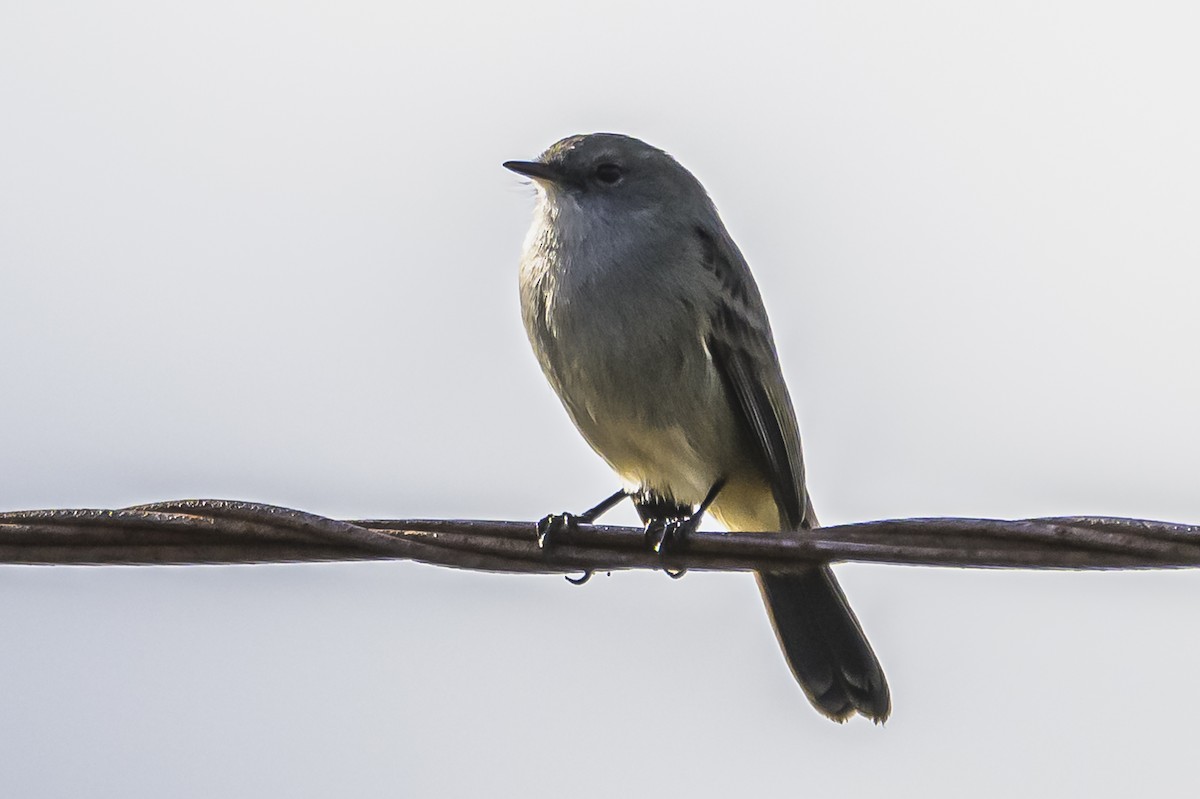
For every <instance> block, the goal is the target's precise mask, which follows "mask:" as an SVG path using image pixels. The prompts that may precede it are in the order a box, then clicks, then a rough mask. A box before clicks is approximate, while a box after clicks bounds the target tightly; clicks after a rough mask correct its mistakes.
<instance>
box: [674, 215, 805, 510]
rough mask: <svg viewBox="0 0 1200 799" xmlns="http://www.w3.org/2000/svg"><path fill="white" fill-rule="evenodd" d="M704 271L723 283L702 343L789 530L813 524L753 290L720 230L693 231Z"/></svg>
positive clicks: (790, 417)
mask: <svg viewBox="0 0 1200 799" xmlns="http://www.w3.org/2000/svg"><path fill="white" fill-rule="evenodd" d="M697 235H698V236H699V237H700V240H701V245H702V247H701V252H702V259H703V262H704V266H705V268H706V269H708V270H710V271H711V272H713V274H714V275H716V277H717V278H718V279H719V280H720V281H721V284H722V285H723V287H724V289H725V290H724V291H722V292H721V300H720V301H719V302H718V303H717V305H716V307H715V309H714V311H713V316H712V320H711V326H710V330H709V334H708V337H707V339H706V341H705V344H706V346H707V347H708V351H709V354H710V355H711V356H712V359H713V363H714V364H715V366H716V368H717V371H718V372H719V373H720V375H721V377H722V379H723V380H724V382H725V385H726V387H727V388H728V390H729V393H730V396H731V398H732V399H733V401H734V406H735V407H736V408H737V409H738V410H739V411H740V412H741V415H742V417H743V419H744V420H745V422H746V426H747V427H748V428H749V430H750V431H751V432H752V433H753V437H754V441H755V444H756V445H757V447H758V450H759V455H760V456H761V457H762V460H763V464H764V466H765V467H766V471H767V472H768V474H769V476H770V480H771V490H772V491H773V492H774V494H775V502H776V504H778V506H779V515H780V517H781V518H782V520H783V521H784V522H785V523H786V524H787V527H788V529H792V530H798V529H800V528H801V527H810V526H813V525H815V520H814V519H813V518H812V512H811V507H810V506H809V503H808V495H807V491H806V489H805V487H804V459H803V456H802V454H801V450H800V430H799V427H798V425H797V424H796V413H795V411H794V410H793V409H792V400H791V397H790V396H789V395H788V390H787V384H786V383H784V380H783V372H782V370H781V369H780V368H779V356H778V355H777V354H776V353H775V343H774V340H773V338H772V336H771V328H770V325H769V323H768V322H767V314H766V310H765V308H764V307H763V303H762V297H761V296H760V295H759V292H758V286H757V285H755V283H754V277H753V276H752V275H751V274H750V268H749V266H747V264H746V261H745V259H744V258H743V257H742V254H741V253H740V252H739V251H738V249H737V246H736V245H735V244H734V243H733V241H732V240H731V239H730V238H729V236H728V234H726V233H724V231H720V232H710V231H708V230H705V229H698V230H697Z"/></svg>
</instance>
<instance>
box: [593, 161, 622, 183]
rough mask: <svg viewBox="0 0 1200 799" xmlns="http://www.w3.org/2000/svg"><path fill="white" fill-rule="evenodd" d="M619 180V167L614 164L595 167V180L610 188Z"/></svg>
mask: <svg viewBox="0 0 1200 799" xmlns="http://www.w3.org/2000/svg"><path fill="white" fill-rule="evenodd" d="M620 179H621V167H619V166H617V165H616V164H601V165H600V166H598V167H596V180H598V181H600V182H601V183H607V184H608V185H609V186H612V185H613V184H615V183H616V182H617V181H619V180H620Z"/></svg>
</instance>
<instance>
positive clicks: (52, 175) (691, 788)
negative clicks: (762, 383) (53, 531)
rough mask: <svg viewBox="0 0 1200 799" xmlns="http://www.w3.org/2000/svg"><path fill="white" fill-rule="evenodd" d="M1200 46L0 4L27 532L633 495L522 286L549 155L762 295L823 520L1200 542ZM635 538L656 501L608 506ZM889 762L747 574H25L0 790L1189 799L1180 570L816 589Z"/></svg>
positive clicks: (338, 7) (1038, 25)
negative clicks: (642, 203) (645, 162)
mask: <svg viewBox="0 0 1200 799" xmlns="http://www.w3.org/2000/svg"><path fill="white" fill-rule="evenodd" d="M1198 24H1200V12H1198V11H1197V10H1196V7H1195V5H1194V4H1190V3H1184V2H1176V3H1146V2H1139V3H1133V2H1128V3H1084V2H1075V3H1067V2H1064V3H1045V2H1011V3H1003V4H964V3H960V2H920V1H917V2H913V1H912V0H905V1H904V2H875V3H865V2H842V3H820V4H818V3H799V4H791V5H790V6H789V7H788V8H787V10H782V4H770V5H763V6H759V5H757V4H754V3H737V4H719V5H718V4H711V5H707V4H696V3H676V4H645V3H633V2H629V3H622V2H605V3H603V4H599V3H597V4H590V5H573V4H565V3H559V2H545V3H531V2H509V3H503V4H499V3H497V4H483V3H480V4H478V5H477V6H475V7H471V6H467V7H463V6H461V5H455V4H441V5H439V6H433V5H430V6H429V7H427V8H419V7H417V6H416V4H405V3H372V4H367V3H358V2H337V3H332V2H330V3H321V2H317V3H306V4H295V3H283V2H278V3H265V2H244V1H239V2H209V3H203V4H191V5H189V6H187V7H181V6H179V5H178V4H162V3H153V2H112V3H47V2H22V1H21V0H8V1H7V2H5V3H4V4H3V6H2V7H0V375H2V377H0V509H6V510H16V509H29V508H49V507H120V506H125V505H130V504H134V503H139V502H147V501H154V500H163V499H174V498H184V497H220V498H234V499H246V500H256V501H263V502H272V503H278V504H282V505H287V506H290V507H295V508H300V509H303V510H307V511H312V512H316V513H322V514H326V515H330V516H338V517H369V516H375V517H391V518H403V517H467V518H470V517H474V518H505V519H529V520H532V519H534V518H537V517H539V516H541V515H543V514H545V513H547V512H550V511H558V510H562V509H574V510H581V509H583V508H585V507H588V506H589V505H591V504H593V503H594V502H595V501H597V500H598V499H599V498H601V497H603V496H605V495H607V494H608V493H610V492H611V491H612V490H613V489H614V488H615V483H614V479H613V477H612V476H611V475H610V474H609V472H608V470H607V467H606V466H605V465H604V464H603V462H602V461H600V460H599V458H597V457H596V456H595V455H594V454H593V453H592V452H591V451H590V450H589V449H588V448H587V446H586V445H585V444H584V443H583V441H582V440H581V439H580V438H579V437H578V435H577V434H576V433H575V431H574V430H573V428H572V427H571V426H570V423H569V422H568V420H567V418H566V415H565V414H564V413H563V411H562V409H561V407H560V406H559V404H558V402H557V400H556V399H555V398H554V396H553V394H552V393H551V391H550V389H549V388H548V386H547V385H546V384H545V381H544V380H543V378H542V376H541V374H540V372H539V370H538V368H537V366H536V364H535V361H534V359H533V357H532V355H531V354H530V352H529V349H528V344H527V342H526V340H525V334H524V331H523V329H522V327H521V323H520V317H519V313H518V309H517V292H516V265H517V259H518V257H519V250H520V245H521V241H522V238H523V236H524V233H525V230H526V228H527V226H528V223H529V216H530V212H531V210H532V206H533V192H532V190H531V189H530V188H529V187H528V186H526V185H522V184H521V182H520V181H519V180H518V179H517V178H516V176H514V175H512V174H511V173H508V172H506V171H505V170H503V169H501V168H500V162H501V161H504V160H506V159H511V158H529V157H532V156H534V155H536V154H537V153H538V152H540V151H541V150H542V149H543V148H544V147H546V146H547V145H548V144H550V143H551V142H553V141H555V140H556V139H558V138H561V137H562V136H565V135H568V134H573V133H579V132H590V131H595V130H609V131H619V132H623V133H629V134H632V135H635V136H638V137H640V138H643V139H645V140H647V141H649V142H651V143H653V144H655V145H658V146H660V147H663V148H665V149H667V150H668V151H670V152H671V153H673V154H674V155H676V156H677V157H678V158H679V159H680V160H681V161H682V162H683V163H684V164H685V165H687V166H688V167H689V168H690V169H691V170H692V171H693V172H694V173H695V174H696V175H697V176H698V177H699V178H700V180H701V181H702V182H703V183H704V184H705V186H706V187H707V188H708V189H709V192H710V194H711V195H712V196H713V198H714V199H715V201H716V203H717V206H718V207H719V208H720V209H721V211H722V214H723V216H724V219H725V222H726V224H727V225H728V227H729V229H730V231H731V232H732V234H733V235H734V237H735V239H736V240H737V241H738V243H739V245H740V246H741V248H742V250H743V251H744V252H745V254H746V256H747V258H748V260H749V261H750V264H751V265H752V267H753V269H754V270H755V274H756V275H757V278H758V281H759V285H760V287H761V288H762V291H763V294H764V296H765V298H766V303H767V306H768V310H769V311H770V312H771V314H772V322H773V325H774V328H775V332H776V338H777V343H778V347H779V351H780V355H781V358H782V360H783V365H784V372H785V374H786V375H787V377H788V380H789V383H790V386H791V391H792V396H793V397H794V398H795V400H796V404H797V410H798V414H799V417H800V422H801V429H802V431H803V433H804V443H805V451H806V456H807V462H808V472H809V479H810V486H811V489H812V492H813V495H814V499H815V503H816V507H817V509H818V511H819V513H820V515H821V519H822V520H823V521H824V522H826V523H827V524H832V523H839V522H849V521H860V520H866V519H874V518H883V517H904V516H927V515H971V516H999V517H1025V516H1035V515H1046V514H1111V515H1120V516H1134V517H1144V518H1159V519H1169V520H1174V521H1179V522H1200V466H1198V465H1197V463H1198V461H1197V453H1198V452H1200V416H1198V414H1197V403H1198V397H1200V365H1198V362H1197V357H1196V345H1197V342H1198V341H1200V314H1198V313H1197V296H1198V294H1200V277H1198V270H1200V224H1197V221H1198V220H1200V148H1198V147H1197V141H1200V104H1198V103H1197V100H1196V97H1197V87H1196V82H1197V76H1200V49H1198V48H1197V47H1196V31H1197V29H1198ZM612 518H613V519H614V520H616V521H620V520H624V521H632V520H633V519H634V515H633V513H632V511H631V510H629V509H627V508H624V509H622V510H621V511H620V512H619V513H615V514H614V515H613V516H612ZM838 574H839V575H840V577H841V578H842V582H843V585H844V587H845V589H846V591H847V593H848V595H849V596H850V598H851V600H852V602H853V604H854V607H855V608H856V610H857V612H858V615H859V617H860V618H861V620H862V622H863V625H864V627H865V628H866V630H867V632H868V634H869V636H870V638H871V640H872V642H873V643H874V646H875V649H876V651H877V652H878V654H879V656H880V659H881V660H882V662H883V665H884V667H885V670H886V672H887V674H888V677H889V679H890V683H891V687H892V693H893V698H894V713H893V716H892V719H891V720H890V721H889V722H888V723H887V725H886V726H885V727H875V726H873V725H871V724H869V723H867V722H864V721H862V720H861V719H856V720H854V721H852V722H851V723H849V724H846V725H844V726H841V727H839V726H837V725H835V724H832V723H830V722H828V721H827V720H825V719H823V718H821V717H820V716H818V715H817V714H816V713H815V712H814V711H813V710H812V709H811V708H810V707H809V705H808V703H807V702H806V701H805V699H804V697H803V695H802V694H801V693H800V691H799V690H798V689H797V687H796V686H795V684H794V682H793V681H792V677H791V675H790V674H789V672H788V670H787V667H786V666H785V664H784V661H783V659H782V657H781V656H780V654H779V652H778V650H777V648H776V645H775V642H774V640H773V636H772V634H771V631H770V627H769V625H768V623H767V620H766V616H765V614H764V612H763V610H762V607H761V603H760V600H759V597H758V594H757V591H756V590H755V587H754V584H753V580H752V579H751V578H750V577H748V576H746V575H716V574H691V575H688V576H687V577H686V578H685V579H683V580H679V581H673V580H670V579H668V578H667V577H665V576H663V575H661V574H616V575H614V576H612V577H611V578H608V579H602V578H597V579H595V580H593V581H592V582H591V583H589V584H588V585H586V586H584V587H582V588H575V587H572V586H570V585H568V584H567V583H566V582H565V581H564V580H562V579H561V578H558V577H528V576H522V577H514V576H498V575H485V574H475V573H466V572H456V571H451V570H443V569H437V568H434V567H428V566H418V565H413V564H403V563H395V564H355V565H344V564H343V565H338V564H333V565H319V566H311V565H310V566H256V567H228V568H224V567H170V568H67V567H57V568H44V567H4V568H0V752H3V753H4V755H3V757H2V767H0V794H3V795H5V796H39V797H59V796H61V797H79V796H95V797H129V796H175V797H212V796H229V797H262V796H289V797H290V796H295V797H318V796H332V795H338V796H367V797H370V796H380V797H382V796H389V797H391V796H430V795H448V796H453V795H458V796H465V795H472V794H474V795H479V794H482V795H505V794H513V795H516V794H519V795H521V796H526V797H541V796H560V795H565V794H569V795H572V796H577V797H592V796H614V795H615V796H621V795H648V794H651V793H664V792H667V791H670V792H671V793H672V794H673V795H675V794H677V795H684V796H700V797H708V796H712V797H717V796H727V795H730V794H733V793H735V792H736V793H738V794H741V793H753V794H754V795H761V796H785V795H787V796H790V795H811V796H823V795H831V794H833V795H838V794H843V795H844V794H850V795H858V794H861V795H874V796H881V795H885V794H886V795H893V796H907V795H918V793H919V794H920V795H925V796H931V797H943V796H944V797H959V796H963V795H975V796H1012V795H1014V794H1018V793H1019V794H1022V795H1027V796H1037V795H1044V796H1061V795H1064V794H1071V793H1074V794H1080V795H1082V794H1090V795H1094V796H1095V795H1130V794H1132V793H1133V792H1134V791H1135V790H1136V791H1137V792H1138V793H1143V794H1145V793H1165V792H1166V791H1167V790H1168V789H1172V788H1175V789H1178V788H1182V787H1183V786H1185V785H1186V784H1188V782H1194V781H1195V768H1194V762H1195V738H1196V733H1195V722H1194V719H1195V718H1196V717H1197V715H1200V691H1198V690H1196V689H1195V688H1194V686H1195V685H1196V674H1197V673H1200V640H1198V638H1200V636H1197V634H1196V632H1195V631H1196V630H1197V629H1200V574H1197V573H1193V572H1175V573H1157V574H1156V573H1125V574H1117V573H1114V574H1072V573H1045V574H1034V573H1022V572H1001V571H951V570H934V569H917V568H901V567H883V566H855V565H850V566H842V567H840V568H839V569H838Z"/></svg>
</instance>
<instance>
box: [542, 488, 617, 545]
mask: <svg viewBox="0 0 1200 799" xmlns="http://www.w3.org/2000/svg"><path fill="white" fill-rule="evenodd" d="M627 496H629V492H628V491H626V490H625V489H621V490H620V491H618V492H617V493H615V494H613V495H612V496H611V497H607V498H605V499H604V501H602V502H600V503H599V504H598V505H596V507H594V508H589V509H587V510H585V511H584V512H583V513H569V512H567V511H563V512H562V513H551V514H550V515H549V516H546V517H544V518H543V519H541V520H540V521H539V522H538V523H537V541H538V546H540V547H542V548H543V549H545V548H547V547H550V546H553V545H554V544H555V543H556V542H555V539H556V538H557V539H563V538H567V537H569V536H570V534H571V532H572V531H574V530H576V529H578V528H579V525H581V524H591V523H592V522H594V521H596V519H598V518H600V516H601V515H602V514H604V513H606V512H607V511H609V510H611V509H612V507H613V506H614V505H616V504H617V503H618V502H620V501H621V500H623V499H625V497H627Z"/></svg>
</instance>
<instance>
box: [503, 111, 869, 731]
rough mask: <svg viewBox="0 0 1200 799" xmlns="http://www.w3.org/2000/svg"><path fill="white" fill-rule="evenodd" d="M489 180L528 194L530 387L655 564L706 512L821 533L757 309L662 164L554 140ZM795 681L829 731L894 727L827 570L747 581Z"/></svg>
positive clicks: (734, 262) (735, 257)
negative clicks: (602, 469)
mask: <svg viewBox="0 0 1200 799" xmlns="http://www.w3.org/2000/svg"><path fill="white" fill-rule="evenodd" d="M503 166H504V167H505V168H507V169H509V170H511V171H513V172H515V173H517V174H518V175H521V176H524V177H526V178H528V179H530V181H531V182H532V184H533V185H534V186H535V187H536V191H537V200H536V208H535V210H534V213H533V221H532V224H531V226H530V228H529V231H528V233H527V235H526V237H525V240H524V244H523V248H522V254H521V259H520V270H519V278H520V279H519V284H520V304H521V314H522V318H523V320H524V324H525V329H526V332H527V334H528V336H529V341H530V343H531V345H532V347H533V350H534V353H535V355H536V357H537V360H538V362H539V364H540V365H541V368H542V371H543V373H544V374H545V377H546V379H547V380H548V381H549V383H550V385H551V387H552V388H553V389H554V391H555V393H556V394H557V395H558V397H559V399H560V400H561V401H562V404H563V407H564V408H565V409H566V412H567V414H568V415H569V416H570V418H571V420H572V421H573V422H574V424H575V427H576V428H578V430H579V432H580V433H581V434H582V436H583V438H584V439H585V440H586V441H587V443H588V444H589V445H591V447H592V449H593V450H595V451H596V453H597V454H599V455H600V457H601V458H603V459H604V460H605V461H606V462H607V463H608V465H609V466H610V467H611V468H612V469H613V471H614V472H615V473H616V475H617V477H618V479H619V480H620V485H621V486H622V488H621V490H620V491H618V492H616V493H615V494H613V495H612V496H610V497H608V498H607V499H605V500H604V501H603V502H601V503H600V504H598V505H597V506H596V507H594V508H591V509H589V510H587V511H585V512H583V513H580V514H573V515H572V514H563V515H558V516H554V515H552V516H548V517H547V518H546V519H544V520H543V522H542V524H541V526H540V527H539V529H540V530H541V532H542V533H544V534H547V533H553V531H554V530H555V529H556V528H561V525H563V524H577V523H580V522H588V523H590V522H592V521H594V520H595V518H596V517H597V516H599V515H600V513H603V512H604V511H606V510H608V509H609V508H611V507H612V506H614V505H615V504H617V502H619V501H621V499H623V498H624V497H626V496H628V497H630V498H631V499H632V501H633V503H634V506H635V508H636V509H637V511H638V514H639V516H640V517H641V519H642V521H643V522H644V523H645V525H646V529H647V537H648V539H649V540H651V545H652V546H655V547H660V546H667V545H672V542H673V541H677V540H678V539H682V538H683V537H685V536H686V534H687V533H688V532H689V531H691V530H694V529H695V527H696V526H697V525H698V524H699V521H700V519H701V517H702V516H703V515H704V514H705V513H710V514H711V515H712V516H713V517H715V518H716V520H717V521H718V522H720V523H721V524H722V525H723V526H724V527H725V528H726V529H728V530H729V531H731V532H738V531H757V532H763V531H783V530H787V531H800V530H811V529H813V528H816V527H817V526H818V522H817V517H816V514H815V512H814V510H813V504H812V500H811V498H810V497H809V493H808V489H807V486H806V483H805V472H804V460H803V456H802V452H801V444H800V435H799V430H798V425H797V422H796V414H795V410H794V409H793V406H792V401H791V397H790V395H789V393H788V388H787V384H786V383H785V382H784V377H783V372H782V369H781V367H780V361H779V356H778V354H777V352H776V348H775V343H774V337H773V335H772V332H771V327H770V324H769V322H768V319H767V313H766V309H765V307H764V305H763V300H762V296H761V294H760V292H759V289H758V286H757V284H756V283H755V280H754V277H753V276H752V275H751V273H750V268H749V266H748V264H747V263H746V259H745V258H744V257H743V256H742V253H741V251H740V250H739V249H738V247H737V245H736V244H735V243H734V241H733V239H732V237H731V236H730V234H729V232H728V231H727V230H726V228H725V225H724V223H723V222H722V221H721V217H720V216H719V214H718V213H717V209H716V206H715V205H714V203H713V201H712V200H711V199H710V198H709V195H708V193H707V192H706V191H705V189H704V187H703V185H701V183H700V181H699V180H697V179H696V178H695V177H694V176H693V175H692V173H691V172H689V171H688V170H687V169H686V168H685V167H684V166H683V165H681V164H680V163H679V162H678V161H677V160H675V159H674V158H673V157H672V156H670V155H669V154H667V153H666V152H665V151H663V150H661V149H658V148H656V147H653V146H651V145H649V144H647V143H645V142H643V141H641V140H639V139H636V138H633V137H631V136H626V135H622V134H618V133H591V134H584V135H575V136H569V137H567V138H564V139H562V140H560V141H558V142H556V143H554V144H553V145H551V146H550V147H549V148H548V149H546V150H545V151H544V152H543V153H542V154H541V155H540V156H538V157H537V158H536V159H534V160H529V161H506V162H505V163H504V164H503ZM756 577H757V580H758V584H759V587H760V590H761V593H762V596H763V599H764V600H765V603H766V607H767V610H768V615H769V617H770V620H771V623H772V625H773V627H774V630H775V633H776V636H777V638H778V640H779V643H780V646H781V647H782V650H783V653H784V655H785V658H786V660H787V662H788V665H789V666H790V668H791V671H792V674H793V675H794V676H795V678H796V680H797V682H798V683H799V684H800V687H801V689H802V690H803V691H804V693H805V695H806V696H807V697H808V699H809V701H810V702H811V703H812V705H813V706H814V707H815V708H816V709H817V710H818V711H819V712H820V713H822V714H824V715H825V716H827V717H829V718H830V719H833V720H834V721H838V722H843V721H845V720H847V719H848V718H850V717H851V716H853V715H854V714H855V713H858V714H861V715H862V716H864V717H866V718H868V719H870V720H872V721H874V722H875V723H882V722H883V721H885V720H886V719H887V718H888V715H889V714H890V712H891V695H890V692H889V689H888V685H887V681H886V679H885V677H884V674H883V669H882V667H881V665H880V663H879V660H878V658H877V657H876V655H875V653H874V651H873V650H872V649H871V645H870V643H869V642H868V641H867V638H866V636H865V634H864V633H863V630H862V627H861V625H860V624H859V621H858V619H857V618H856V617H855V615H854V612H853V611H852V610H851V608H850V605H849V603H848V602H847V600H846V596H845V594H844V593H843V591H842V589H841V587H840V586H839V585H838V582H837V579H836V578H835V576H834V574H833V572H832V570H831V569H830V568H829V566H828V565H814V566H812V567H810V568H806V569H804V570H802V571H792V572H787V573H783V572H777V573H772V572H758V573H757V574H756Z"/></svg>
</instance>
